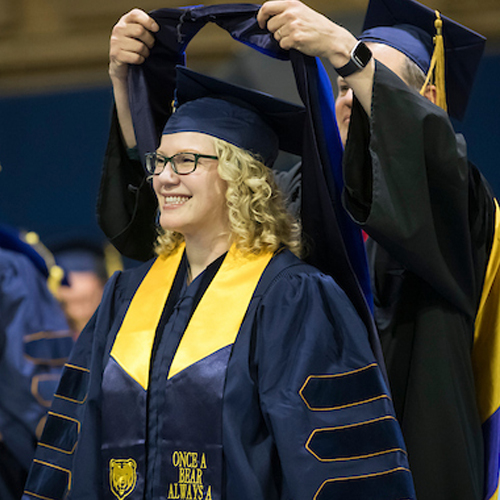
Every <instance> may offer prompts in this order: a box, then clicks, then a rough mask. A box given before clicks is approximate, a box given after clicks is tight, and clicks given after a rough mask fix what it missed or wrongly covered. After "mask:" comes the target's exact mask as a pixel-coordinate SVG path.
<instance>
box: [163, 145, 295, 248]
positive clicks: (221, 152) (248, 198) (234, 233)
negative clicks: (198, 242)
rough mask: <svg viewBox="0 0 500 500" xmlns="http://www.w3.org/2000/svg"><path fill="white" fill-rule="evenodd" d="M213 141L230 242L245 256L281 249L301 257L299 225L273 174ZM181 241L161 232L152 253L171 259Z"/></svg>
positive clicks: (236, 149) (176, 235) (256, 161)
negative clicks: (226, 210)
mask: <svg viewBox="0 0 500 500" xmlns="http://www.w3.org/2000/svg"><path fill="white" fill-rule="evenodd" d="M213 140H214V145H215V151H216V155H217V157H218V158H219V165H218V167H217V171H218V173H219V175H220V177H221V179H222V180H224V181H226V183H227V191H226V205H227V207H228V216H229V225H230V230H231V242H235V243H236V246H237V248H238V249H239V250H240V251H241V252H243V253H247V254H256V255H257V254H260V253H262V252H264V251H269V252H275V251H276V250H278V248H280V247H281V246H284V247H285V248H288V249H290V250H291V251H292V252H293V253H294V254H296V255H298V256H300V255H301V252H302V243H301V228H300V224H299V222H298V221H296V220H295V219H294V218H293V217H292V215H291V214H290V213H289V212H288V211H287V209H286V207H285V203H284V200H283V197H282V195H281V192H280V191H279V189H278V187H277V186H276V183H275V181H274V176H273V173H272V171H271V170H270V169H269V168H268V167H266V166H265V165H264V164H263V163H262V162H261V161H260V160H259V159H258V158H257V157H255V156H253V155H252V154H250V153H249V152H247V151H245V150H243V149H241V148H239V147H237V146H234V145H233V144H230V143H228V142H226V141H223V140H222V139H217V138H215V137H214V138H213ZM183 240H184V237H183V236H182V235H181V234H179V233H177V232H175V231H169V230H164V229H160V231H159V236H158V239H157V242H156V247H155V251H156V253H157V254H158V255H170V254H171V253H172V252H173V251H174V250H175V249H176V248H177V247H178V246H179V245H180V244H181V242H182V241H183Z"/></svg>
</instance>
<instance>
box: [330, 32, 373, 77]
mask: <svg viewBox="0 0 500 500" xmlns="http://www.w3.org/2000/svg"><path fill="white" fill-rule="evenodd" d="M371 58H372V52H371V50H370V49H369V48H368V47H367V46H366V45H365V44H364V43H363V42H361V41H358V43H357V44H356V45H355V46H354V48H353V49H352V51H351V60H350V61H349V62H348V63H347V64H345V65H344V66H341V67H340V68H335V71H336V72H337V73H338V74H339V75H340V76H341V77H342V78H345V77H346V76H349V75H352V74H353V73H356V71H360V70H362V69H363V68H364V67H365V66H366V65H367V64H368V62H369V61H370V59H371Z"/></svg>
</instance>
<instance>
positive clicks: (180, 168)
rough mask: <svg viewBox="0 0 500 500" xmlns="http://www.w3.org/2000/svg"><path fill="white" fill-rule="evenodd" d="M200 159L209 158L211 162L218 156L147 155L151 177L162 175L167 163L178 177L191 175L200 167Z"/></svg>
mask: <svg viewBox="0 0 500 500" xmlns="http://www.w3.org/2000/svg"><path fill="white" fill-rule="evenodd" d="M200 158H208V159H209V160H218V159H219V158H218V157H217V156H212V155H202V154H198V153H177V154H175V155H173V156H170V157H168V156H164V155H162V154H160V153H156V152H154V153H146V170H147V171H148V172H149V173H150V174H151V175H160V174H161V173H162V172H163V170H165V167H166V166H167V163H170V165H171V167H172V170H173V171H174V172H175V173H176V174H178V175H187V174H191V173H193V172H194V171H195V170H196V167H197V166H198V160H199V159H200Z"/></svg>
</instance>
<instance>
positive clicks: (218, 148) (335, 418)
mask: <svg viewBox="0 0 500 500" xmlns="http://www.w3.org/2000/svg"><path fill="white" fill-rule="evenodd" d="M184 71H186V70H184ZM226 90H227V89H226ZM245 92H247V91H245ZM245 92H244V93H243V94H241V89H238V93H239V98H238V99H237V100H235V99H234V98H233V97H228V96H227V95H225V96H220V95H215V96H214V95H211V96H209V97H199V96H196V98H194V99H193V100H189V99H186V101H187V102H181V105H180V107H179V108H178V110H177V111H176V112H175V113H174V114H173V115H172V117H171V118H170V119H169V121H168V122H167V124H166V126H165V129H164V131H163V136H162V139H161V142H160V146H159V148H158V150H157V151H156V152H154V153H149V154H148V155H147V159H146V166H147V170H148V172H149V174H150V179H151V182H152V186H153V189H154V191H155V193H156V196H157V199H158V206H159V222H160V226H161V231H160V236H159V238H158V245H157V253H158V257H157V258H156V259H153V261H150V262H149V263H147V264H145V265H143V266H140V267H139V268H136V269H134V270H130V271H126V272H124V273H120V274H115V276H114V277H113V278H112V279H111V280H110V281H109V283H108V285H107V288H106V292H105V295H104V298H103V301H102V303H101V306H100V308H99V310H98V311H97V313H96V315H95V316H94V318H93V319H92V320H91V321H90V323H89V325H87V327H86V329H85V330H84V332H83V333H82V335H81V336H80V339H79V341H78V344H77V347H76V350H75V353H74V356H73V358H72V360H71V362H70V364H69V365H68V366H67V367H66V371H65V373H64V376H63V380H62V382H61V385H60V387H59V390H58V393H57V395H56V402H55V403H54V406H53V408H52V411H51V414H50V417H49V419H48V422H47V425H46V428H45V432H44V435H43V437H42V440H41V442H40V446H39V449H38V455H37V458H36V459H35V462H34V464H33V467H32V470H31V473H30V478H29V480H28V483H27V487H26V493H25V498H51V499H56V500H59V499H62V498H75V499H76V498H82V499H83V498H89V499H90V498H92V499H108V498H109V499H113V498H118V499H120V500H121V499H124V498H127V499H139V498H140V499H143V498H147V499H184V498H186V499H187V498H192V499H195V498H199V499H222V498H224V499H249V500H250V499H252V500H258V499H266V500H271V499H278V498H279V499H285V498H287V499H288V498H296V499H301V500H302V499H306V498H353V499H354V498H356V499H358V498H383V499H385V500H387V499H391V498H394V499H396V498H398V499H399V498H413V486H412V480H411V474H410V472H409V470H408V463H407V458H406V453H405V451H404V444H403V442H402V439H401V433H400V430H399V427H398V424H397V422H396V420H395V418H394V413H393V409H392V403H391V400H390V398H389V395H388V393H387V389H386V387H385V384H384V381H383V377H382V376H381V372H380V368H379V366H378V362H377V360H376V359H375V356H374V355H373V352H372V350H371V348H370V345H369V342H368V338H367V333H366V330H365V328H364V326H363V323H362V322H361V320H360V319H359V317H358V316H357V314H356V313H355V311H354V308H353V307H352V305H351V304H350V302H349V301H348V299H347V298H346V296H345V294H344V293H343V292H342V290H340V289H339V288H338V286H337V285H336V284H335V282H334V281H333V280H332V279H331V278H330V277H328V276H325V275H323V274H321V273H320V272H319V271H317V270H316V269H314V268H312V267H311V266H308V265H306V264H305V263H303V262H302V261H301V260H300V259H299V258H298V257H296V256H295V255H294V254H293V253H292V252H295V253H299V252H300V246H301V245H300V240H299V231H298V227H297V224H296V223H295V222H294V221H293V220H292V219H291V218H290V216H289V215H288V214H287V212H286V210H285V209H284V205H283V202H282V200H281V196H280V194H279V193H278V192H277V190H276V188H275V185H274V181H273V179H272V174H271V171H270V170H269V169H268V166H270V165H271V164H272V162H273V160H274V158H275V157H276V155H277V153H278V147H279V146H278V138H277V135H276V133H275V131H274V130H273V129H272V128H271V127H270V125H269V124H268V123H267V121H266V119H265V118H264V115H265V111H264V110H265V108H266V107H267V104H268V102H269V101H268V99H269V97H266V98H265V99H264V101H263V103H262V106H261V107H260V109H259V107H257V108H255V104H256V102H257V103H258V101H259V99H257V101H255V100H254V99H253V93H249V94H248V99H246V98H244V99H243V100H242V95H243V96H245V95H246V94H245ZM248 92H250V91H248ZM212 94H213V92H212ZM250 101H252V103H253V104H252V105H249V104H248V102H250ZM257 106H258V104H257ZM266 165H267V166H266ZM66 495H67V496H66Z"/></svg>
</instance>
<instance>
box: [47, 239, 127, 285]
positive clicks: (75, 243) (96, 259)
mask: <svg viewBox="0 0 500 500" xmlns="http://www.w3.org/2000/svg"><path fill="white" fill-rule="evenodd" d="M48 246H49V248H50V250H51V252H52V254H53V256H54V258H55V262H56V264H57V265H58V266H60V267H61V268H62V269H63V270H64V271H65V273H66V274H67V273H69V272H71V271H73V272H91V273H94V274H95V275H97V276H98V277H99V279H101V280H103V281H106V280H107V279H108V278H109V277H110V276H111V274H113V272H114V271H115V270H117V269H123V263H122V262H121V258H120V257H119V254H118V252H117V251H116V250H114V249H112V248H111V246H110V245H109V244H107V243H105V242H104V241H102V239H100V238H95V237H90V236H89V237H86V238H83V237H77V236H73V235H65V236H62V237H58V238H57V237H56V238H54V239H53V240H52V241H51V242H50V243H49V244H48ZM115 254H116V255H115ZM117 256H118V257H117ZM116 259H118V260H119V262H118V261H117V260H116ZM66 284H67V283H66Z"/></svg>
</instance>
